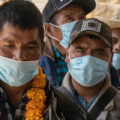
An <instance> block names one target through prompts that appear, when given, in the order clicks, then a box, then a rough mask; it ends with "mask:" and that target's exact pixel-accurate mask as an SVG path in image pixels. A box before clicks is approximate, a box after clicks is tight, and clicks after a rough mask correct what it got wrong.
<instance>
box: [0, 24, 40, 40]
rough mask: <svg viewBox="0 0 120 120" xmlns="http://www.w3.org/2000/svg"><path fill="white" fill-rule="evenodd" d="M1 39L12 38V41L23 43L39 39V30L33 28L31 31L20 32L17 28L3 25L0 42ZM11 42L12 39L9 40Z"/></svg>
mask: <svg viewBox="0 0 120 120" xmlns="http://www.w3.org/2000/svg"><path fill="white" fill-rule="evenodd" d="M2 38H7V39H9V38H14V40H19V41H25V40H28V41H29V40H31V39H33V38H34V39H38V38H39V30H38V28H34V29H31V30H28V29H26V30H22V29H20V28H19V27H16V26H12V25H11V24H9V23H5V24H4V26H3V28H2V30H1V31H0V40H1V39H2ZM11 40H13V39H11Z"/></svg>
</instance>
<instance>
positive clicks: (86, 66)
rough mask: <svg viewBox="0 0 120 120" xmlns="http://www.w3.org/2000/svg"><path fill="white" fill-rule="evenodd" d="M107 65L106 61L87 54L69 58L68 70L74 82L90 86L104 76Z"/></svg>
mask: <svg viewBox="0 0 120 120" xmlns="http://www.w3.org/2000/svg"><path fill="white" fill-rule="evenodd" d="M108 66H109V64H108V62H106V61H104V60H101V59H99V58H96V57H93V56H89V55H88V56H83V57H77V58H74V59H71V61H70V68H69V71H70V74H71V76H72V77H73V78H74V80H76V82H78V83H79V84H80V85H82V86H85V87H90V86H94V85H96V84H98V83H100V82H101V81H102V80H103V79H104V78H105V77H106V75H107V72H108Z"/></svg>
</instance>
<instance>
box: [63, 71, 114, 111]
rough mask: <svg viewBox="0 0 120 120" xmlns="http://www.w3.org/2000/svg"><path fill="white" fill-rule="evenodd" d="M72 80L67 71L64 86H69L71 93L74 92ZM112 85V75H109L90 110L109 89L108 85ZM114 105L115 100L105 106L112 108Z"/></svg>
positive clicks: (106, 108) (108, 108) (107, 108)
mask: <svg viewBox="0 0 120 120" xmlns="http://www.w3.org/2000/svg"><path fill="white" fill-rule="evenodd" d="M70 80H71V77H70V73H69V72H67V74H66V75H65V77H64V80H63V84H62V85H63V86H64V87H65V88H67V89H68V90H69V91H70V92H71V93H72V88H71V85H70ZM110 86H111V82H110V77H109V75H108V76H107V77H106V80H105V83H104V86H103V87H102V89H101V91H100V93H99V95H98V96H97V98H96V100H95V101H94V102H93V104H92V105H91V106H90V108H89V109H88V112H89V111H90V110H91V109H92V108H93V106H94V105H95V104H96V103H97V101H98V99H99V98H100V97H101V96H102V95H103V94H104V93H105V91H106V90H107V89H108V87H110ZM113 106H114V102H113V100H112V101H111V102H110V103H109V104H108V105H107V106H106V107H105V110H111V109H113Z"/></svg>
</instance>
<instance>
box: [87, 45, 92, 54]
mask: <svg viewBox="0 0 120 120" xmlns="http://www.w3.org/2000/svg"><path fill="white" fill-rule="evenodd" d="M86 53H87V55H91V56H92V55H93V52H92V46H91V45H89V47H88V49H87V52H86Z"/></svg>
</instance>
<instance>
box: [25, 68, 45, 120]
mask: <svg viewBox="0 0 120 120" xmlns="http://www.w3.org/2000/svg"><path fill="white" fill-rule="evenodd" d="M45 79H46V77H45V75H44V74H43V72H42V68H41V67H39V74H38V75H36V76H35V77H34V79H33V82H32V88H31V89H29V90H28V91H27V93H26V95H27V97H28V99H29V102H28V103H27V104H26V113H25V118H26V120H44V112H45V108H46V106H45V101H46V95H45V90H44V88H45V87H46V81H45Z"/></svg>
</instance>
